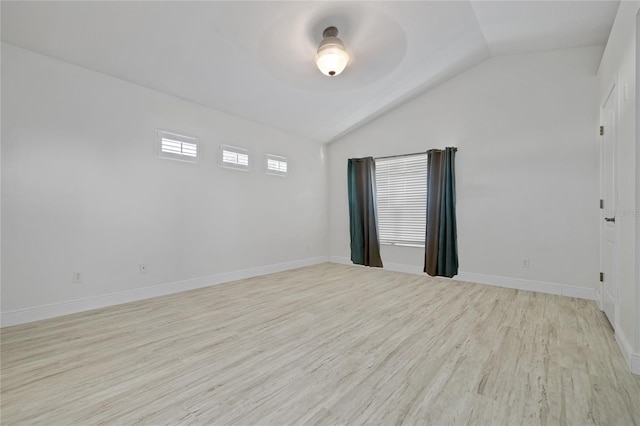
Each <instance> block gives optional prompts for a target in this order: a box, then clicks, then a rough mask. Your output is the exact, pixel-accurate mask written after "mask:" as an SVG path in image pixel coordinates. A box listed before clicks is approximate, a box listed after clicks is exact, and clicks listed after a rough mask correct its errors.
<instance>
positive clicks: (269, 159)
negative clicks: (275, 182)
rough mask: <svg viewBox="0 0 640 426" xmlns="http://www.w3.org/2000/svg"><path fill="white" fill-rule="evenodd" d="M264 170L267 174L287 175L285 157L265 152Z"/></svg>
mask: <svg viewBox="0 0 640 426" xmlns="http://www.w3.org/2000/svg"><path fill="white" fill-rule="evenodd" d="M265 160H266V166H267V169H266V172H267V174H268V175H275V176H286V175H287V171H288V170H287V169H288V164H287V159H286V158H285V157H280V156H278V155H273V154H265Z"/></svg>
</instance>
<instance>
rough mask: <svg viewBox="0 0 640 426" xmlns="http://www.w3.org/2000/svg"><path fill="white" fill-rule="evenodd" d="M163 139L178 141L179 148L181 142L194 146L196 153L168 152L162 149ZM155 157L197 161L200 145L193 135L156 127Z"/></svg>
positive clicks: (198, 159) (200, 152) (200, 153)
mask: <svg viewBox="0 0 640 426" xmlns="http://www.w3.org/2000/svg"><path fill="white" fill-rule="evenodd" d="M164 140H170V141H172V142H180V144H181V145H180V149H181V150H182V148H183V145H182V144H191V145H194V146H195V151H196V155H195V156H191V155H188V154H180V153H176V152H168V151H164V150H163V149H162V148H163V142H164ZM155 145H156V157H158V158H161V159H163V160H175V161H184V162H185V163H196V164H197V163H199V162H200V158H201V155H202V147H201V144H200V141H199V140H198V138H196V137H193V136H187V135H183V134H180V133H175V132H170V131H168V130H162V129H156V138H155Z"/></svg>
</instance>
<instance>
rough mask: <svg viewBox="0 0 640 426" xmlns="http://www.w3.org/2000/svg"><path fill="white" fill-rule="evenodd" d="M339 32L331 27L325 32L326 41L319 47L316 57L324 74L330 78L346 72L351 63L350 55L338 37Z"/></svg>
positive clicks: (317, 63)
mask: <svg viewBox="0 0 640 426" xmlns="http://www.w3.org/2000/svg"><path fill="white" fill-rule="evenodd" d="M337 35H338V30H337V29H336V28H335V27H329V28H327V29H326V30H325V32H324V36H325V37H324V40H322V42H321V43H320V46H319V47H318V53H316V55H315V62H316V65H317V66H318V69H319V70H320V72H322V74H324V75H328V76H330V77H333V76H336V75H338V74H340V73H341V72H342V71H344V69H345V67H346V66H347V64H348V63H349V59H350V58H349V53H348V52H347V50H346V49H345V48H344V44H343V43H342V40H340V39H339V38H338V37H336V36H337Z"/></svg>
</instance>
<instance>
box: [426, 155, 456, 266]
mask: <svg viewBox="0 0 640 426" xmlns="http://www.w3.org/2000/svg"><path fill="white" fill-rule="evenodd" d="M456 151H457V149H456V148H446V149H444V150H438V149H432V150H430V151H427V155H428V160H427V161H428V166H427V167H428V169H427V229H426V237H425V257H424V272H426V273H427V274H429V275H431V276H441V277H449V278H451V277H453V276H454V275H457V274H458V241H457V238H458V233H457V229H456V180H455V154H456Z"/></svg>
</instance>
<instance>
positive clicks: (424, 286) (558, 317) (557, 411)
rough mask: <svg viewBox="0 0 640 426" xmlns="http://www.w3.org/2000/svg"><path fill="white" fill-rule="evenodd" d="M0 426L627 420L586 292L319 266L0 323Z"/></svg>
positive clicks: (630, 407)
mask: <svg viewBox="0 0 640 426" xmlns="http://www.w3.org/2000/svg"><path fill="white" fill-rule="evenodd" d="M1 344H2V349H1V355H2V365H1V379H2V384H1V406H0V408H1V421H2V424H42V425H67V424H80V425H92V424H154V425H155V424H192V425H204V424H219V425H253V424H259V425H285V424H305V425H328V424H357V425H360V424H382V425H392V424H393V425H395V424H409V425H413V424H421V425H422V424H431V425H448V424H478V425H486V424H510V425H519V424H531V425H537V424H543V425H565V424H566V425H587V424H599V425H634V424H636V425H637V424H640V378H638V377H636V376H633V375H632V374H631V373H629V371H628V369H627V366H626V364H625V363H624V360H623V358H622V355H621V354H620V352H619V350H618V348H617V346H616V343H615V341H614V337H613V333H612V331H611V329H610V327H609V325H608V323H607V322H606V319H605V318H604V316H603V314H602V313H601V312H600V311H599V310H598V308H597V307H596V305H595V303H593V302H590V301H585V300H579V299H573V298H568V297H560V296H551V295H545V294H539V293H531V292H524V291H517V290H511V289H502V288H496V287H490V286H483V285H477V284H469V283H461V282H455V281H449V280H445V279H434V278H430V277H427V276H416V275H408V274H401V273H395V272H388V271H383V270H371V269H367V268H360V267H353V266H345V265H337V264H329V263H327V264H322V265H316V266H312V267H307V268H301V269H297V270H293V271H287V272H282V273H278V274H273V275H267V276H263V277H257V278H252V279H247V280H243V281H237V282H234V283H228V284H224V285H218V286H214V287H209V288H205V289H199V290H194V291H189V292H185V293H180V294H175V295H171V296H166V297H161V298H156V299H150V300H145V301H140V302H134V303H129V304H124V305H119V306H114V307H110V308H105V309H99V310H95V311H90V312H85V313H80V314H75V315H69V316H65V317H59V318H55V319H51V320H45V321H40V322H36V323H31V324H25V325H20V326H15V327H8V328H5V329H2V330H1Z"/></svg>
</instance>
